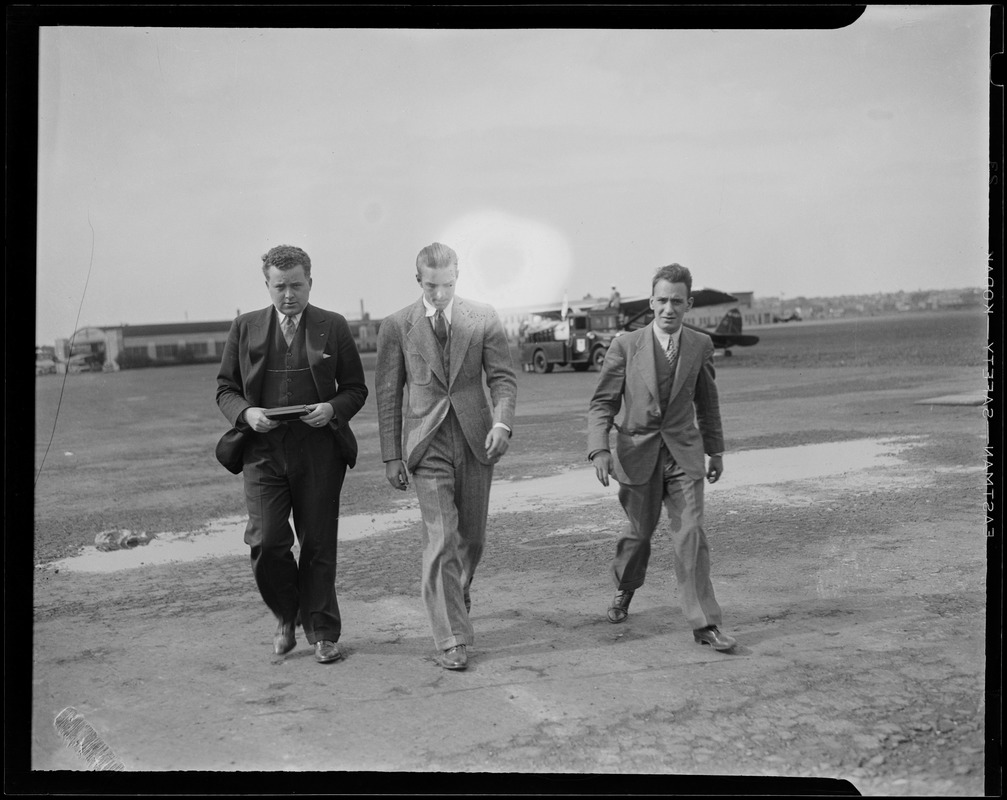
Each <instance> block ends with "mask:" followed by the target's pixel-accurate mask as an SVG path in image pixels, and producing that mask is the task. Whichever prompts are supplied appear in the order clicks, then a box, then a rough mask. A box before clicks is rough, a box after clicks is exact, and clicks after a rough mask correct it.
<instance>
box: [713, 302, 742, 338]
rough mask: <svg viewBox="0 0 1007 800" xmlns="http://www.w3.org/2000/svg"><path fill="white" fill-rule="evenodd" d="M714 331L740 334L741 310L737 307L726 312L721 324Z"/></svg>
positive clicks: (733, 334)
mask: <svg viewBox="0 0 1007 800" xmlns="http://www.w3.org/2000/svg"><path fill="white" fill-rule="evenodd" d="M714 333H719V334H722V335H724V336H737V335H739V334H740V333H741V312H740V311H739V310H738V309H736V308H732V309H731V310H730V311H728V312H727V313H726V314H724V318H723V319H722V320H721V321H720V324H719V325H717V328H716V330H715V331H714Z"/></svg>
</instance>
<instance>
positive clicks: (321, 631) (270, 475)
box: [244, 422, 346, 644]
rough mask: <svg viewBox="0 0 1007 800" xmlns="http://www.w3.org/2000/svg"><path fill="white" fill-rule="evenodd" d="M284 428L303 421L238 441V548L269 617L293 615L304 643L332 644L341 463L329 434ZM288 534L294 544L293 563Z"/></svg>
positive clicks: (337, 627) (337, 628) (336, 626)
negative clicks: (242, 514) (242, 547)
mask: <svg viewBox="0 0 1007 800" xmlns="http://www.w3.org/2000/svg"><path fill="white" fill-rule="evenodd" d="M289 425H303V423H300V422H291V423H288V425H281V426H280V427H279V428H277V429H275V430H273V431H270V432H269V433H266V434H250V435H248V436H247V437H246V442H247V443H246V446H245V464H244V482H245V503H246V505H247V507H248V525H247V526H246V528H245V543H246V544H247V545H248V546H249V547H250V548H251V561H252V573H253V575H254V576H255V582H256V585H257V586H258V587H259V593H260V594H261V595H262V599H263V600H264V601H265V603H266V605H267V606H268V607H269V609H270V611H272V612H273V614H275V615H276V617H277V619H279V620H281V621H283V622H290V623H292V622H293V621H294V619H295V617H296V616H297V614H298V612H300V616H301V624H302V625H303V626H304V633H305V636H306V637H307V639H308V642H310V643H311V644H314V643H315V642H318V641H321V640H323V639H325V640H329V641H333V642H335V641H338V640H339V635H340V632H341V630H342V621H341V619H340V616H339V603H338V601H337V600H336V550H337V545H338V533H339V493H340V491H341V489H342V485H343V479H344V478H345V476H346V462H345V461H343V459H342V457H341V456H340V455H339V453H338V451H337V449H336V446H335V442H334V439H333V437H332V432H331V431H330V430H328V429H325V428H323V429H320V430H311V429H308V430H307V431H298V432H295V431H293V430H290V429H289V427H288V426H289ZM291 515H292V516H293V520H294V528H293V529H291V527H290V518H291ZM294 531H296V535H297V541H298V543H299V544H300V556H299V559H298V560H296V561H295V559H294V554H293V553H292V552H291V548H292V547H293V544H294Z"/></svg>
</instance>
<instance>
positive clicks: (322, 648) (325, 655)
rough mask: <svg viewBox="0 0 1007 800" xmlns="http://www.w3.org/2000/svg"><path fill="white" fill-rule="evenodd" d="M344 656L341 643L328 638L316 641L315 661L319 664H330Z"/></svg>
mask: <svg viewBox="0 0 1007 800" xmlns="http://www.w3.org/2000/svg"><path fill="white" fill-rule="evenodd" d="M342 657H343V654H342V653H341V652H339V645H337V644H336V643H335V642H330V641H329V640H328V639H322V640H321V641H320V642H315V661H317V662H318V663H319V664H330V663H332V662H333V661H339V660H340V659H341V658H342Z"/></svg>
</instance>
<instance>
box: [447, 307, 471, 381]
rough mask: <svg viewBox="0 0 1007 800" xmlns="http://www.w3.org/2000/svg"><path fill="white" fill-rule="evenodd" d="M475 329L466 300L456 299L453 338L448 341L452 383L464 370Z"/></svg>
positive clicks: (452, 318)
mask: <svg viewBox="0 0 1007 800" xmlns="http://www.w3.org/2000/svg"><path fill="white" fill-rule="evenodd" d="M474 329H475V326H474V325H473V324H472V313H471V311H470V310H469V307H468V305H467V304H466V303H465V301H464V300H462V299H460V298H459V297H455V304H454V308H453V310H452V312H451V337H450V339H449V341H448V354H449V356H450V364H449V368H450V370H451V382H454V379H455V378H456V377H458V370H460V369H461V368H462V362H463V361H464V360H465V352H466V351H467V350H468V348H469V342H470V341H471V340H472V334H473V331H474ZM449 385H450V383H449Z"/></svg>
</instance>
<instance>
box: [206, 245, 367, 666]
mask: <svg viewBox="0 0 1007 800" xmlns="http://www.w3.org/2000/svg"><path fill="white" fill-rule="evenodd" d="M262 271H263V273H264V274H265V276H266V288H267V289H268V290H269V295H270V297H271V298H272V301H273V303H272V305H271V306H269V307H267V308H264V309H262V310H261V311H253V312H251V313H249V314H242V315H241V316H239V317H238V318H237V319H235V320H234V323H233V324H232V325H231V330H230V333H229V334H228V336H227V343H226V345H225V346H224V354H223V358H222V359H221V364H220V372H219V374H218V375H217V405H218V406H219V407H220V410H221V411H222V412H223V414H224V416H225V417H227V419H228V421H229V422H230V423H231V424H232V425H233V426H234V427H235V428H236V429H237V430H239V431H241V432H242V433H243V434H244V436H243V445H244V452H243V473H244V484H245V502H246V504H247V507H248V525H247V526H246V528H245V543H246V544H248V545H249V547H250V548H251V560H252V573H253V574H254V576H255V581H256V584H257V585H258V587H259V592H260V593H261V595H262V599H263V600H264V601H265V602H266V605H267V606H268V607H269V609H270V611H272V612H273V614H275V615H276V618H277V620H278V626H277V630H276V634H275V636H274V637H273V652H275V653H276V654H277V655H284V654H285V653H288V652H290V651H291V650H292V649H293V648H294V646H295V644H296V642H295V638H294V628H295V624H302V625H303V626H304V633H305V636H306V637H307V639H308V642H309V643H310V644H312V645H313V646H314V650H315V659H316V660H317V661H319V662H320V663H329V662H333V661H338V660H339V659H340V658H342V654H341V653H340V651H339V647H338V645H337V644H336V642H338V641H339V635H340V632H341V629H342V621H341V619H340V616H339V604H338V602H337V600H336V587H335V581H336V545H337V538H336V537H337V532H338V528H339V493H340V490H341V489H342V485H343V478H344V477H345V475H346V469H347V467H353V465H354V464H355V463H356V458H357V442H356V439H355V438H354V436H353V432H352V431H351V430H350V426H349V422H350V419H351V418H352V417H353V415H354V414H356V413H357V411H359V410H360V408H361V406H363V404H364V400H365V399H366V398H367V386H366V384H365V383H364V370H363V366H362V365H361V363H360V355H359V353H358V352H357V347H356V343H355V342H354V340H353V336H352V334H351V333H350V328H349V325H347V323H346V320H345V319H344V318H343V317H342V316H340V315H339V314H335V313H333V312H331V311H323V310H322V309H320V308H316V307H315V306H312V305H309V304H308V295H309V293H310V291H311V259H310V258H308V254H307V253H305V252H304V251H303V250H301V249H300V248H297V247H291V246H289V245H280V246H279V247H274V248H273V249H272V250H270V251H269V252H268V253H266V255H264V256H263V257H262ZM284 406H303V407H304V409H303V413H302V414H300V416H299V417H297V418H294V419H292V420H289V421H277V420H276V419H271V418H270V412H269V409H276V408H279V407H284ZM291 513H293V518H294V528H295V529H296V532H297V540H298V542H299V543H300V550H301V552H300V561H299V563H298V562H297V561H296V560H295V559H294V555H293V553H292V552H291V547H292V546H293V544H294V531H293V530H291V527H290V523H289V522H288V520H289V518H290V515H291Z"/></svg>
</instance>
